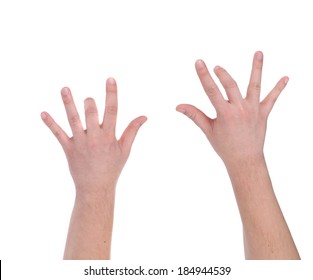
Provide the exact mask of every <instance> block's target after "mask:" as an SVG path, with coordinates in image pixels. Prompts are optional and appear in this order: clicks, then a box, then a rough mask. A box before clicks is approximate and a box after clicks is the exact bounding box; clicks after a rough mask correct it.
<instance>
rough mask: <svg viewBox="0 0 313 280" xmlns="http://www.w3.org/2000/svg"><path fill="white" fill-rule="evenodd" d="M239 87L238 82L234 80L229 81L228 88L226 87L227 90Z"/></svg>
mask: <svg viewBox="0 0 313 280" xmlns="http://www.w3.org/2000/svg"><path fill="white" fill-rule="evenodd" d="M237 87H238V85H237V82H236V81H235V80H233V79H231V80H229V81H227V83H226V86H225V88H227V89H233V88H237Z"/></svg>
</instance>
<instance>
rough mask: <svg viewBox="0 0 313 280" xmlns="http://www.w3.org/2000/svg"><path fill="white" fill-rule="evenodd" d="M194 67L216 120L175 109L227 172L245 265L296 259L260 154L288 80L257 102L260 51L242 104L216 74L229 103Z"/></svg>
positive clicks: (222, 73)
mask: <svg viewBox="0 0 313 280" xmlns="http://www.w3.org/2000/svg"><path fill="white" fill-rule="evenodd" d="M195 66H196V71H197V74H198V76H199V79H200V81H201V83H202V86H203V88H204V91H205V92H206V94H207V96H208V97H209V99H210V101H211V103H212V105H213V106H214V108H215V110H216V113H217V117H216V118H215V119H212V118H210V117H208V116H207V115H205V114H204V113H203V112H202V111H200V110H199V109H198V108H196V107H194V106H192V105H189V104H180V105H178V106H177V108H176V109H177V111H179V112H181V113H183V114H185V115H186V116H187V117H189V118H190V119H191V120H192V121H194V123H195V124H196V125H197V126H198V127H199V128H200V129H201V130H202V131H203V133H204V134H205V135H206V137H207V139H208V140H209V142H210V143H211V145H212V147H213V148H214V150H215V151H216V153H217V154H218V155H219V156H220V158H221V159H222V160H223V162H224V164H225V166H226V169H227V171H228V174H229V176H230V179H231V182H232V186H233V190H234V194H235V197H236V200H237V204H238V208H239V212H240V215H241V220H242V224H243V235H244V247H245V256H246V259H300V256H299V254H298V251H297V248H296V246H295V244H294V241H293V239H292V236H291V233H290V231H289V229H288V226H287V223H286V221H285V219H284V216H283V213H282V211H281V209H280V207H279V204H278V201H277V199H276V196H275V193H274V190H273V187H272V183H271V180H270V176H269V173H268V170H267V166H266V161H265V157H264V153H263V148H264V141H265V134H266V124H267V119H268V116H269V114H270V112H271V110H272V108H273V106H274V104H275V101H276V100H277V98H278V97H279V95H280V93H281V92H282V90H283V89H284V88H285V86H286V84H287V82H288V77H283V78H281V79H280V80H279V81H278V83H277V84H276V85H275V87H274V88H273V90H272V91H271V92H270V93H269V94H268V95H267V96H266V97H265V98H264V99H263V101H262V102H260V92H261V77H262V66H263V54H262V52H260V51H258V52H256V53H255V55H254V58H253V65H252V71H251V76H250V82H249V85H248V90H247V95H246V97H245V98H243V96H242V94H241V93H240V90H239V88H238V86H237V84H236V82H235V81H234V79H233V78H232V77H231V76H230V75H229V74H228V73H227V72H226V70H225V69H223V68H222V67H219V66H217V67H215V68H214V72H215V74H216V76H217V77H218V79H219V81H220V82H221V84H222V86H223V87H224V89H225V92H226V95H227V97H228V100H225V99H224V97H223V95H222V94H221V92H220V90H219V88H218V86H217V85H216V83H215V82H214V80H213V79H212V76H211V74H210V73H209V71H208V69H207V67H206V65H205V63H204V62H203V61H202V60H198V61H197V62H196V65H195Z"/></svg>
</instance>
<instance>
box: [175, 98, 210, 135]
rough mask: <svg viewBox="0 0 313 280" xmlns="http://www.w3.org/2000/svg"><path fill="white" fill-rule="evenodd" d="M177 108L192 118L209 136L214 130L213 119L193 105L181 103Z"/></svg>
mask: <svg viewBox="0 0 313 280" xmlns="http://www.w3.org/2000/svg"><path fill="white" fill-rule="evenodd" d="M176 110H177V111H178V112H180V113H183V114H184V115H186V116H187V117H188V118H190V119H191V120H192V121H193V122H194V123H195V124H196V125H197V126H198V127H199V128H200V129H201V130H202V131H203V133H204V134H205V135H206V136H207V137H209V136H210V135H211V131H212V123H213V120H212V119H211V118H209V117H208V116H207V115H206V114H204V113H203V112H202V111H201V110H199V109H198V108H196V107H195V106H193V105H189V104H180V105H178V106H177V107H176Z"/></svg>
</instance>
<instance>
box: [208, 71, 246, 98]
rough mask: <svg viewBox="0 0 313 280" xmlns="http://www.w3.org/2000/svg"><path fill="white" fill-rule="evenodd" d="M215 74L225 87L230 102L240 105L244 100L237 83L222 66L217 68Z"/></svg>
mask: <svg viewBox="0 0 313 280" xmlns="http://www.w3.org/2000/svg"><path fill="white" fill-rule="evenodd" d="M214 72H215V74H216V76H217V77H218V79H219V80H220V82H221V84H222V86H223V87H224V89H225V91H226V94H227V97H228V99H229V101H230V102H231V103H239V102H240V101H241V100H242V96H241V93H240V91H239V88H238V85H237V83H236V81H235V80H234V79H233V78H232V77H231V76H230V75H229V74H228V73H227V71H226V70H225V69H223V68H222V67H220V66H216V67H215V68H214Z"/></svg>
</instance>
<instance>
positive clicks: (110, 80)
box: [108, 78, 116, 86]
mask: <svg viewBox="0 0 313 280" xmlns="http://www.w3.org/2000/svg"><path fill="white" fill-rule="evenodd" d="M108 84H109V85H112V86H114V85H115V84H116V82H115V80H114V79H113V78H109V79H108Z"/></svg>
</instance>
